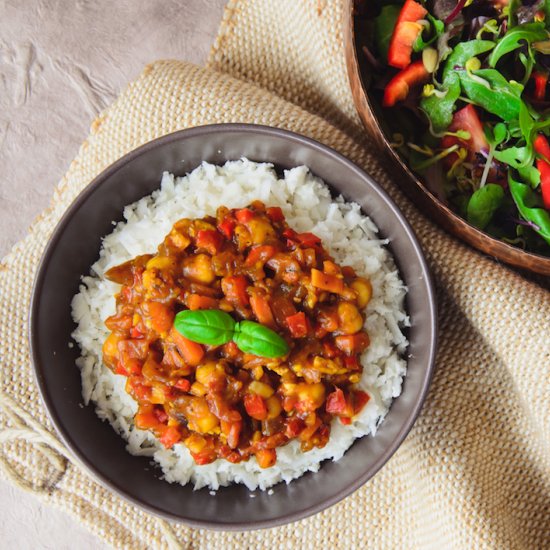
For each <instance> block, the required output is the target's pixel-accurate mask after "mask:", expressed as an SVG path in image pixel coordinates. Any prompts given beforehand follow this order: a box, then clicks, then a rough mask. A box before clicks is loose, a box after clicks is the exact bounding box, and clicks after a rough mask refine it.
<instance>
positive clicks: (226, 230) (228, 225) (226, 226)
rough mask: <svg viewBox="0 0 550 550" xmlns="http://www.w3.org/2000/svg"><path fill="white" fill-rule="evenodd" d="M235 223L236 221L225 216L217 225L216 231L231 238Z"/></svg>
mask: <svg viewBox="0 0 550 550" xmlns="http://www.w3.org/2000/svg"><path fill="white" fill-rule="evenodd" d="M236 225H237V222H235V220H233V219H231V218H225V220H223V221H222V222H221V223H220V224H219V225H218V231H219V232H220V233H222V234H223V235H224V236H225V238H226V239H231V237H232V236H233V230H234V229H235V226H236Z"/></svg>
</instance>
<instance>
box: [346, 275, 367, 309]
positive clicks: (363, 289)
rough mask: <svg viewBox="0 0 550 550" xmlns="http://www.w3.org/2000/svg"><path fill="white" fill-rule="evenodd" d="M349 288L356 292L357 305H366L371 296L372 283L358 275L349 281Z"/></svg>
mask: <svg viewBox="0 0 550 550" xmlns="http://www.w3.org/2000/svg"><path fill="white" fill-rule="evenodd" d="M350 286H351V288H353V290H355V292H356V293H357V303H358V304H359V307H361V308H363V307H366V306H367V304H368V303H369V302H370V299H371V297H372V285H371V283H370V281H369V280H368V279H363V278H362V277H358V278H357V279H355V281H353V283H351V285H350Z"/></svg>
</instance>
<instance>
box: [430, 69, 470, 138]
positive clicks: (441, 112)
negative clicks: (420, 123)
mask: <svg viewBox="0 0 550 550" xmlns="http://www.w3.org/2000/svg"><path fill="white" fill-rule="evenodd" d="M452 74H453V76H451V77H450V78H447V82H446V83H445V85H444V86H443V90H444V91H445V90H446V94H445V96H444V97H437V96H436V95H431V96H429V97H423V98H422V99H421V100H420V108H421V109H422V111H424V113H425V114H426V116H427V117H428V120H429V121H430V125H431V127H432V130H433V131H434V132H436V133H441V132H444V131H445V130H446V129H447V128H448V127H449V125H450V124H451V122H452V120H453V111H454V106H455V103H456V102H457V100H458V97H459V96H460V81H459V78H458V75H457V74H456V73H452Z"/></svg>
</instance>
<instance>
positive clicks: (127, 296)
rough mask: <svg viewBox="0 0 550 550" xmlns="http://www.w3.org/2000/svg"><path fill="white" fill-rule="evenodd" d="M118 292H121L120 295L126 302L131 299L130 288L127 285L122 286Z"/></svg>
mask: <svg viewBox="0 0 550 550" xmlns="http://www.w3.org/2000/svg"><path fill="white" fill-rule="evenodd" d="M120 293H121V294H122V296H124V299H125V300H126V301H127V302H131V301H132V289H131V288H130V287H129V286H123V287H122V290H121V291H120Z"/></svg>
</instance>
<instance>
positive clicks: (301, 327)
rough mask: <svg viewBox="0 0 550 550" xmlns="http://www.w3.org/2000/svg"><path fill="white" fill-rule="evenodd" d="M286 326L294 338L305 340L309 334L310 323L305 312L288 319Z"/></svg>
mask: <svg viewBox="0 0 550 550" xmlns="http://www.w3.org/2000/svg"><path fill="white" fill-rule="evenodd" d="M286 324H287V327H288V330H289V331H290V334H291V336H292V337H293V338H305V337H306V336H307V333H308V332H309V322H308V320H307V317H306V314H305V313H304V312H303V311H299V312H298V313H296V314H294V315H291V316H290V317H287V318H286Z"/></svg>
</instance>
